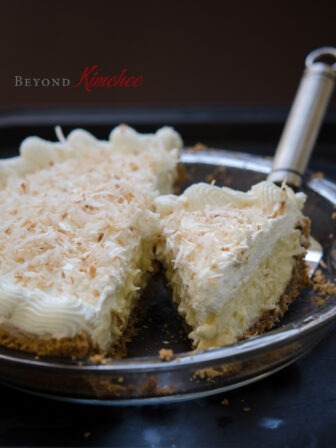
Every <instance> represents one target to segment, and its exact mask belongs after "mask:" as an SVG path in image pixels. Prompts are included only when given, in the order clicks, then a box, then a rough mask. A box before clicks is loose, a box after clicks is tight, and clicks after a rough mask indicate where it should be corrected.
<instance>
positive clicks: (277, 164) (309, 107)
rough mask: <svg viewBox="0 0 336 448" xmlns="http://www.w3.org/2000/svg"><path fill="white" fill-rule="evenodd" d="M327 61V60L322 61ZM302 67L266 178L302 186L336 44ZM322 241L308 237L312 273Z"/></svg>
mask: <svg viewBox="0 0 336 448" xmlns="http://www.w3.org/2000/svg"><path fill="white" fill-rule="evenodd" d="M323 61H328V62H323ZM305 66H306V68H305V71H304V73H303V77H302V80H301V83H300V85H299V88H298V91H297V93H296V96H295V99H294V101H293V104H292V107H291V110H290V113H289V116H288V118H287V122H286V124H285V127H284V130H283V132H282V135H281V138H280V142H279V145H278V147H277V150H276V152H275V156H274V161H273V166H272V171H271V173H270V174H269V175H268V180H270V181H272V182H275V183H282V182H283V181H286V183H287V184H288V185H290V186H292V187H293V188H294V189H297V188H299V187H300V186H301V182H302V178H303V174H304V173H305V170H306V167H307V164H308V162H309V159H310V156H311V154H312V150H313V147H314V144H315V141H316V138H317V135H318V132H319V129H320V126H321V123H322V120H323V117H324V115H325V111H326V109H327V106H328V103H329V100H330V98H331V95H332V91H333V87H334V84H335V80H336V48H333V47H322V48H319V49H317V50H314V51H312V52H311V53H310V54H309V55H308V56H307V58H306V61H305ZM322 255H323V251H322V246H321V244H320V243H319V242H318V241H316V240H315V239H314V238H312V237H310V247H309V249H308V251H307V255H306V262H307V263H308V266H309V271H310V272H309V273H310V275H312V274H313V273H314V271H315V269H316V268H317V266H318V265H319V262H320V261H321V259H322Z"/></svg>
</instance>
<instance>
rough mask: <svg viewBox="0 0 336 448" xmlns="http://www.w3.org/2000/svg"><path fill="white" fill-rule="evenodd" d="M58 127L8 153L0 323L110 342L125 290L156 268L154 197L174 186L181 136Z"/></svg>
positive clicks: (1, 166)
mask: <svg viewBox="0 0 336 448" xmlns="http://www.w3.org/2000/svg"><path fill="white" fill-rule="evenodd" d="M58 134H59V138H60V142H57V143H51V142H47V141H45V140H42V139H40V138H38V137H30V138H28V139H26V140H25V141H23V143H22V145H21V147H20V153H21V156H20V157H18V158H14V159H9V160H4V161H1V162H0V187H1V190H0V215H1V222H0V324H1V325H2V326H3V327H8V328H11V327H13V328H14V329H16V330H19V331H21V332H23V333H27V334H32V335H36V336H40V337H48V336H54V337H58V338H59V337H71V336H74V335H75V334H77V333H78V332H79V331H81V330H86V331H87V332H89V333H90V334H91V336H92V339H93V341H94V342H98V343H99V344H100V345H102V346H104V348H106V347H107V345H108V344H109V343H110V342H111V340H110V333H113V329H110V328H109V326H110V323H111V322H110V321H111V319H112V318H113V315H114V316H118V318H119V320H120V321H122V324H120V325H121V326H122V325H124V324H125V325H126V321H127V316H128V313H129V312H130V308H131V301H132V300H133V299H132V300H131V299H129V303H126V299H125V297H127V296H129V297H133V296H134V297H135V296H136V293H137V290H138V289H139V285H140V284H141V282H142V275H143V274H141V273H140V270H141V269H145V270H147V271H148V270H150V269H151V266H150V265H151V257H152V243H151V244H146V241H147V240H152V239H153V235H155V233H156V232H157V230H158V219H157V215H156V214H155V213H154V212H153V211H152V203H153V199H154V198H155V197H156V196H157V195H158V194H159V193H165V192H169V191H171V188H172V184H173V182H174V179H175V167H176V163H177V158H178V149H179V148H180V147H181V145H182V141H181V139H180V137H179V135H178V134H177V133H176V132H175V131H174V130H173V129H171V128H167V127H166V128H162V129H160V130H158V131H157V132H156V134H144V135H141V134H138V133H137V132H136V131H135V130H133V129H132V128H130V127H128V126H125V125H121V126H118V127H117V128H115V129H114V130H113V131H112V132H111V134H110V138H109V140H108V141H100V140H97V139H96V138H95V137H94V136H92V135H91V134H89V133H88V132H86V131H83V130H75V131H73V132H72V133H71V134H70V135H69V136H68V138H66V139H65V138H64V137H63V136H62V134H61V133H60V131H58ZM144 250H145V251H146V253H143V252H142V251H144ZM113 313H114V314H113ZM112 336H113V335H112ZM118 336H119V334H118V331H117V330H116V331H115V334H114V337H115V339H117V337H118Z"/></svg>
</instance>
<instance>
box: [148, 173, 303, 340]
mask: <svg viewBox="0 0 336 448" xmlns="http://www.w3.org/2000/svg"><path fill="white" fill-rule="evenodd" d="M304 200H305V196H304V195H303V194H301V193H299V194H294V192H293V191H292V190H291V189H289V188H287V187H285V186H284V187H283V188H279V187H277V186H275V185H274V184H273V183H270V182H261V183H259V184H257V185H255V186H253V187H252V188H251V190H250V191H248V192H247V193H244V192H239V191H235V190H232V189H229V188H226V187H224V188H219V187H215V186H211V185H207V184H203V183H200V184H196V185H193V186H191V187H190V188H188V189H187V190H186V191H185V192H184V193H183V194H182V195H181V196H179V197H177V196H174V195H166V196H160V197H158V198H157V199H156V200H155V204H156V209H157V211H158V212H159V213H160V216H161V224H160V230H161V233H162V236H163V243H162V242H161V244H160V245H159V247H158V256H159V258H161V259H162V260H163V262H164V264H166V266H167V267H168V269H169V272H168V277H169V279H170V282H171V284H172V286H173V289H174V299H175V300H176V301H177V303H178V304H179V311H180V313H181V314H182V315H183V316H184V317H185V319H186V321H187V323H188V324H189V325H190V326H191V327H192V328H193V332H192V333H191V334H190V337H191V338H192V339H193V342H194V345H195V346H196V347H198V348H206V347H209V346H216V345H221V344H225V343H230V342H234V341H235V340H237V339H238V338H239V337H241V336H242V335H243V332H244V331H247V330H248V328H249V327H250V326H251V325H252V324H253V323H255V321H256V318H257V314H258V313H259V315H260V313H261V311H262V310H264V309H265V308H267V307H268V308H269V307H273V308H275V306H276V303H277V300H278V299H279V295H280V293H281V292H282V291H283V290H284V288H285V287H286V285H287V283H288V282H289V280H290V277H291V272H292V268H293V260H294V258H293V257H295V256H297V255H302V254H303V253H304V248H303V247H302V245H301V243H302V241H301V232H300V230H299V229H298V227H299V226H300V225H303V219H304V217H303V215H302V213H301V209H302V207H303V204H304ZM286 241H287V243H286ZM277 244H279V246H278V247H277V246H276V245H277ZM283 247H284V248H285V249H283ZM282 249H283V250H282ZM273 255H277V256H279V257H280V258H279V259H278V263H277V264H276V265H272V266H273V268H274V269H276V270H277V271H278V272H279V276H277V275H275V276H274V275H273V274H274V272H273V271H272V269H271V268H270V260H271V259H272V257H273ZM269 257H271V258H269ZM265 260H269V261H268V263H266V265H265V268H263V269H261V267H262V266H263V263H265ZM280 262H281V265H279V263H280ZM283 266H285V267H286V269H282V267H283ZM281 272H283V274H281ZM272 276H273V277H272ZM270 277H272V278H273V280H272V281H271V283H267V279H268V278H270ZM252 284H254V285H255V287H254V293H255V295H254V300H252V298H250V299H249V300H250V302H251V305H250V306H249V308H250V311H249V313H247V314H249V316H250V317H249V318H248V317H247V316H245V318H244V319H240V318H238V316H240V315H241V314H239V309H242V308H243V307H244V306H245V305H244V303H245V304H246V300H245V301H244V300H241V299H242V297H243V299H244V298H245V299H246V291H250V292H251V291H252V290H253V288H252V286H251V288H252V289H250V285H252ZM265 284H269V287H268V288H266V291H264V289H265V288H264V285H265ZM244 288H245V290H244ZM279 288H280V289H279ZM243 290H244V291H245V292H244V294H243ZM262 291H264V292H263V293H262ZM252 295H253V294H252ZM261 295H262V297H261ZM260 303H261V304H262V306H261V307H260ZM253 306H255V308H256V309H257V310H258V313H255V312H252V308H253ZM258 307H259V308H258ZM261 308H262V309H261ZM230 310H231V311H230ZM237 310H238V312H237ZM230 313H231V314H230ZM234 313H236V315H235V314H234ZM224 316H226V317H225V318H224ZM230 325H233V327H234V328H233V329H232V328H231V330H228V328H229V327H230Z"/></svg>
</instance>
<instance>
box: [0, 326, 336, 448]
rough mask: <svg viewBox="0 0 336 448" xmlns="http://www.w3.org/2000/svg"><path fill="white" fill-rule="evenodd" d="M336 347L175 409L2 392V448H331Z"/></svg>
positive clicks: (331, 340)
mask: <svg viewBox="0 0 336 448" xmlns="http://www.w3.org/2000/svg"><path fill="white" fill-rule="evenodd" d="M335 347H336V331H333V332H332V333H330V334H329V335H328V336H327V337H326V338H325V339H324V340H323V341H322V342H321V343H320V344H319V345H318V346H317V347H316V348H315V349H314V350H313V351H312V352H311V353H310V354H309V355H307V356H306V357H305V358H303V359H301V360H300V361H298V362H296V363H295V364H293V365H292V366H290V367H288V368H286V369H285V370H283V371H281V372H279V373H277V374H275V375H273V376H272V377H269V378H267V379H265V380H262V381H260V382H258V383H255V384H253V385H250V386H247V387H245V388H242V389H240V390H236V391H232V392H230V393H226V394H222V395H217V396H214V397H211V398H207V399H202V400H195V401H190V402H185V403H180V404H174V405H161V406H148V407H147V406H146V407H134V408H131V407H125V408H118V407H116V408H113V407H96V406H85V405H78V404H71V403H62V402H57V401H52V400H48V399H44V398H39V397H34V396H31V395H28V394H25V393H22V392H18V391H13V390H11V389H8V388H6V387H0V394H1V403H2V406H1V409H0V443H1V444H2V445H8V446H104V447H105V446H112V447H153V448H155V447H239V448H240V447H249V448H250V447H279V448H280V447H281V448H284V447H295V448H298V447H305V448H306V447H310V448H313V447H333V446H335V445H336V428H335V423H336V387H335V372H336V350H335ZM224 398H227V399H228V400H229V406H224V405H222V404H221V401H222V400H223V399H224ZM244 408H245V410H244ZM246 408H248V409H246ZM247 410H249V412H246V411H247Z"/></svg>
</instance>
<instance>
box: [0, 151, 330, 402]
mask: <svg viewBox="0 0 336 448" xmlns="http://www.w3.org/2000/svg"><path fill="white" fill-rule="evenodd" d="M181 161H182V163H183V164H184V167H185V170H186V181H185V183H184V185H183V186H182V188H183V189H184V188H186V187H187V186H188V185H189V184H190V183H192V182H198V181H204V180H205V181H209V180H211V178H214V179H216V183H217V185H228V186H230V187H233V188H239V189H242V190H246V189H248V188H249V187H250V186H251V185H252V184H254V183H256V182H258V181H260V180H262V179H264V178H265V176H266V174H267V173H268V172H269V171H270V168H271V162H270V161H269V160H267V159H264V158H260V157H256V156H251V155H248V154H243V153H236V152H235V153H232V152H229V151H224V150H207V151H201V152H192V151H187V150H185V151H183V153H182V155H181ZM303 190H304V191H305V193H306V194H307V196H308V199H307V203H306V207H305V213H306V214H307V215H308V216H309V217H310V218H311V219H312V234H313V236H314V237H315V238H316V239H317V240H318V241H319V242H320V243H321V244H322V246H323V251H324V262H325V263H326V268H324V269H323V272H324V274H325V275H326V276H327V277H328V278H330V279H334V278H335V275H336V242H335V237H331V235H332V234H335V221H333V220H332V219H331V214H332V213H333V211H334V210H335V206H336V186H335V184H334V183H332V182H330V181H328V180H326V179H321V178H314V179H311V180H308V181H307V182H306V184H305V187H304V189H303ZM144 295H145V297H144V311H143V315H142V318H141V320H140V321H139V323H138V334H137V336H136V337H135V338H134V339H133V341H132V342H131V343H130V344H129V347H128V357H127V358H125V359H122V360H111V361H109V362H107V363H106V364H94V362H92V361H78V360H77V361H72V360H64V359H60V358H51V357H44V358H41V359H38V358H36V357H34V355H30V354H25V353H20V352H15V351H13V350H10V349H6V348H0V381H1V382H2V383H5V384H7V385H9V386H12V387H16V388H19V389H21V390H22V389H23V390H26V391H29V392H31V393H35V394H39V395H45V396H49V397H52V398H55V399H62V400H70V401H79V402H82V403H90V404H102V405H132V404H153V403H163V402H164V403H168V402H177V401H182V400H187V399H193V398H199V397H204V396H207V395H212V394H216V393H221V392H224V391H227V390H230V389H234V388H237V387H240V386H243V385H245V384H249V383H251V382H254V381H257V380H260V379H262V378H264V377H266V376H268V375H271V374H272V373H274V372H276V371H278V370H280V369H282V368H284V367H286V366H287V365H289V364H291V363H293V362H295V361H296V360H297V359H298V358H300V357H301V356H303V355H304V354H306V353H307V352H309V350H311V348H312V347H314V346H315V345H316V344H317V343H318V342H319V341H320V340H321V338H322V337H323V336H324V335H325V334H326V333H327V332H328V330H329V329H330V328H331V326H332V325H333V324H334V323H335V321H336V297H333V298H331V299H329V300H327V301H325V303H324V304H323V305H322V306H319V307H318V306H317V305H316V304H315V303H314V301H313V300H312V297H313V292H312V291H311V289H310V288H308V289H306V290H305V291H303V292H302V294H301V295H300V297H299V298H298V299H297V300H296V302H295V303H294V304H292V306H291V307H290V309H289V311H288V313H287V314H286V316H285V317H284V318H283V319H282V320H281V322H280V323H279V324H278V326H277V328H275V329H273V330H272V331H269V332H267V333H265V334H263V335H260V336H256V337H253V338H250V339H247V340H245V341H242V342H240V343H237V344H233V345H230V346H225V347H221V348H216V349H210V350H205V351H200V352H192V351H190V344H189V341H188V339H187V338H186V334H185V333H184V330H183V326H182V322H181V321H180V319H179V317H178V316H177V314H176V312H175V311H174V309H173V307H172V306H171V304H170V298H169V291H168V290H167V289H166V287H165V283H164V280H163V277H162V276H160V275H159V276H157V277H156V278H154V279H153V281H152V282H151V284H150V285H149V286H148V288H147V291H146V292H145V293H144ZM146 296H147V297H146ZM160 348H171V349H173V350H174V357H173V359H172V360H171V361H170V362H163V361H161V360H160V359H159V356H158V351H159V349H160Z"/></svg>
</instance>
